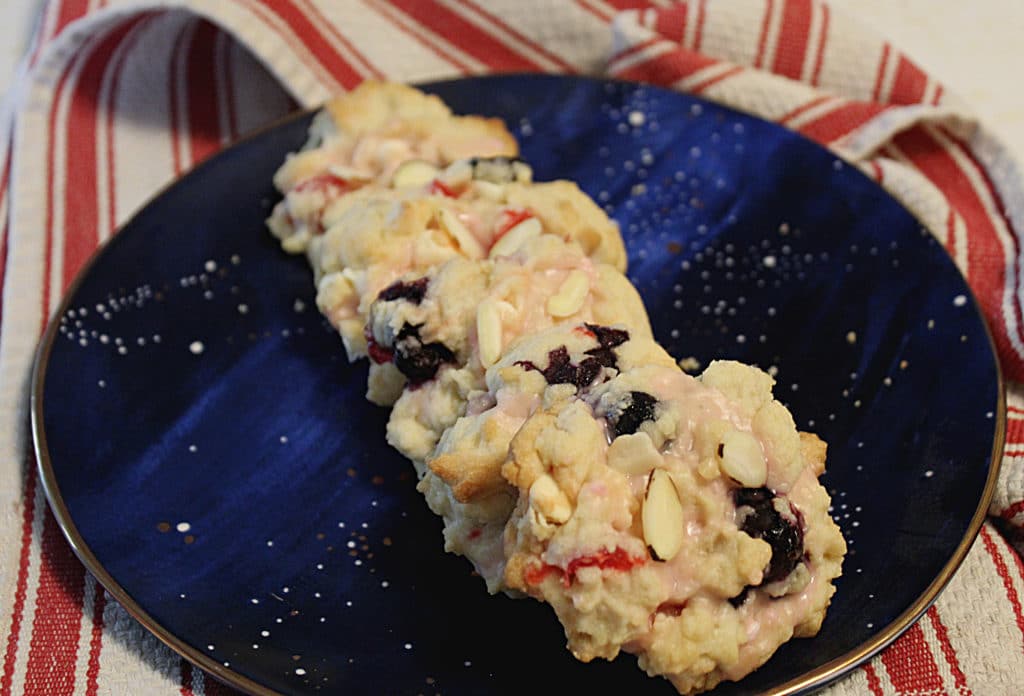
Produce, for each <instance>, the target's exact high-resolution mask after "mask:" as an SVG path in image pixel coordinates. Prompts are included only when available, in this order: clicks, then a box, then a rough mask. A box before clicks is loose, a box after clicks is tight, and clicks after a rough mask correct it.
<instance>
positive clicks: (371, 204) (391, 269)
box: [307, 159, 626, 360]
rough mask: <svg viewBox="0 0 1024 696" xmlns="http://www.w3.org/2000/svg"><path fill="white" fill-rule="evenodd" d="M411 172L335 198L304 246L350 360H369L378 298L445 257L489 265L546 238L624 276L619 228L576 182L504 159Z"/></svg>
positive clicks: (320, 298)
mask: <svg viewBox="0 0 1024 696" xmlns="http://www.w3.org/2000/svg"><path fill="white" fill-rule="evenodd" d="M417 170H418V171H417V172H416V176H415V177H414V178H412V179H403V184H409V185H403V186H400V187H397V188H388V189H381V188H364V189H361V190H359V191H356V192H353V193H350V194H348V195H344V196H341V197H339V198H338V199H336V200H335V201H334V202H333V203H332V204H331V205H330V206H329V207H328V208H327V210H325V212H324V214H323V220H324V221H325V224H326V231H325V232H323V233H322V234H319V235H316V236H315V237H313V238H312V239H311V241H310V242H309V244H308V247H307V255H308V257H309V261H310V265H311V266H312V268H313V272H314V282H316V284H317V306H318V307H319V308H320V311H321V312H323V314H324V316H326V317H327V319H328V320H329V321H330V322H331V324H332V325H333V326H335V327H336V328H337V329H338V332H339V333H340V334H341V337H342V340H343V341H344V344H345V349H346V351H347V353H348V355H349V358H350V359H353V360H354V359H357V358H360V357H363V356H365V355H366V354H367V353H366V351H367V347H366V341H365V337H364V334H363V327H364V325H365V324H366V320H367V313H368V311H369V306H370V303H372V302H373V301H374V300H375V299H376V298H377V297H378V295H379V294H380V293H381V291H383V290H384V289H385V288H386V287H388V286H390V285H391V284H393V283H394V282H396V281H397V280H398V279H399V278H401V277H403V276H407V275H409V274H419V275H422V274H424V273H426V272H427V271H428V270H429V269H431V268H434V267H437V266H440V265H441V264H443V263H445V262H447V261H451V260H453V259H469V260H473V261H479V260H483V259H497V258H501V257H503V256H506V255H508V254H510V253H511V252H512V251H514V250H515V249H517V248H519V246H520V245H521V244H522V243H524V242H525V241H527V240H528V239H530V238H532V237H536V236H540V235H553V236H555V237H557V238H559V239H563V240H566V241H570V242H573V243H575V244H576V246H577V247H578V248H579V249H581V250H582V252H583V253H584V254H585V255H586V256H587V257H588V258H591V259H593V260H595V261H598V262H601V263H605V264H608V265H610V266H612V267H614V268H615V269H617V270H619V271H621V270H624V269H625V259H626V255H625V251H624V247H623V245H622V239H621V237H620V236H619V231H618V228H617V227H616V226H615V224H614V223H613V222H611V221H610V220H609V219H608V217H607V216H606V215H605V214H604V213H603V212H602V211H601V209H600V208H598V207H597V205H596V204H595V203H594V202H593V201H592V200H590V198H588V197H587V196H586V195H585V194H584V193H583V192H581V191H580V190H579V188H577V187H576V186H575V185H574V184H571V183H569V182H563V181H555V182H547V183H533V182H531V175H532V172H531V170H530V169H529V167H527V166H525V165H523V164H522V163H520V162H518V161H517V160H508V159H499V160H496V159H474V160H460V161H459V162H456V163H455V164H453V165H451V166H449V167H447V168H446V169H443V170H436V171H435V170H433V169H432V168H429V167H426V168H424V167H419V166H417ZM438 185H440V186H442V187H443V191H442V190H441V189H438Z"/></svg>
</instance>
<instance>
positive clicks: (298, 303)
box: [292, 300, 306, 312]
mask: <svg viewBox="0 0 1024 696" xmlns="http://www.w3.org/2000/svg"><path fill="white" fill-rule="evenodd" d="M292 309H294V310H295V311H296V312H304V311H306V303H305V302H303V301H302V300H295V303H294V304H293V305H292Z"/></svg>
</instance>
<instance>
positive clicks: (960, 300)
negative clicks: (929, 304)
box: [953, 295, 967, 307]
mask: <svg viewBox="0 0 1024 696" xmlns="http://www.w3.org/2000/svg"><path fill="white" fill-rule="evenodd" d="M965 304H967V296H966V295H957V296H956V297H954V298H953V306H954V307H963V306H964V305H965Z"/></svg>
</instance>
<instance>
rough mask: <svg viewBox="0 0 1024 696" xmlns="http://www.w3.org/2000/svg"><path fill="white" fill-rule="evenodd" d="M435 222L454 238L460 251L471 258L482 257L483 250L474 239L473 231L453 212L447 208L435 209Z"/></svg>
mask: <svg viewBox="0 0 1024 696" xmlns="http://www.w3.org/2000/svg"><path fill="white" fill-rule="evenodd" d="M437 222H438V224H439V225H440V226H441V229H443V230H444V231H445V232H447V233H448V235H449V236H450V237H451V238H452V239H454V240H455V244H456V245H457V246H458V247H459V249H461V250H462V253H463V254H465V255H466V256H468V257H469V258H472V259H478V258H481V257H483V255H484V250H483V248H482V247H481V246H480V242H478V241H476V237H474V236H473V233H472V232H470V231H469V229H468V228H467V227H466V226H465V225H463V224H462V221H461V220H459V218H458V217H456V215H455V213H453V212H452V211H450V210H448V209H447V208H441V209H440V210H438V211H437Z"/></svg>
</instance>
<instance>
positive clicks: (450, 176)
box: [437, 160, 473, 189]
mask: <svg viewBox="0 0 1024 696" xmlns="http://www.w3.org/2000/svg"><path fill="white" fill-rule="evenodd" d="M437 178H438V179H440V180H441V181H442V182H443V183H444V185H445V186H449V187H451V188H455V189H458V188H462V187H463V186H465V185H467V184H468V183H469V182H470V181H472V180H473V165H472V164H470V163H469V160H457V161H455V162H452V163H451V164H449V165H448V166H447V167H445V168H444V169H443V170H442V171H441V173H440V174H439V175H438V177H437Z"/></svg>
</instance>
